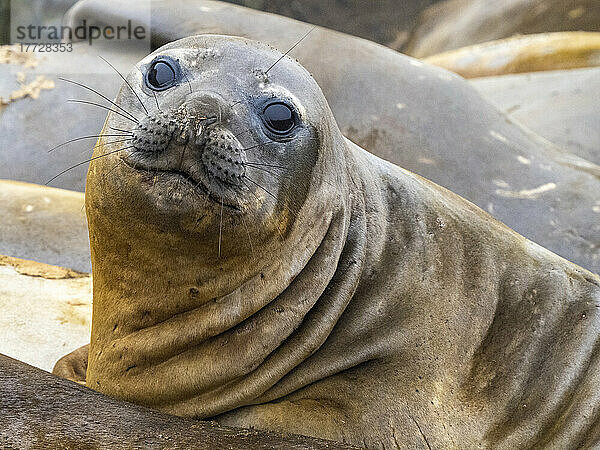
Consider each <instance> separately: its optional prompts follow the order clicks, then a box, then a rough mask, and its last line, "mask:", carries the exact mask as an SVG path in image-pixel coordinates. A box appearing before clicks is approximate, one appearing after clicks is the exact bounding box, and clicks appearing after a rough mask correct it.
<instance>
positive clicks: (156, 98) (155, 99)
mask: <svg viewBox="0 0 600 450" xmlns="http://www.w3.org/2000/svg"><path fill="white" fill-rule="evenodd" d="M152 93H153V94H154V101H155V102H156V108H157V109H158V110H159V111H160V112H162V110H161V109H160V106H158V97H157V96H156V92H154V91H152Z"/></svg>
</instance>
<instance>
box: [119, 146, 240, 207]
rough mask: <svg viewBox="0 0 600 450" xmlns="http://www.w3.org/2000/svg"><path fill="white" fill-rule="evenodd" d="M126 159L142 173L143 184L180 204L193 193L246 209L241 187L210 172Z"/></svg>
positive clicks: (141, 181)
mask: <svg viewBox="0 0 600 450" xmlns="http://www.w3.org/2000/svg"><path fill="white" fill-rule="evenodd" d="M121 160H122V161H123V163H124V164H125V165H126V166H127V167H129V168H130V169H131V170H134V171H135V172H137V173H138V175H139V180H140V183H141V185H142V187H143V188H144V189H145V190H148V191H150V192H151V193H153V194H155V195H158V196H160V197H162V198H171V199H172V200H173V202H174V203H175V204H178V203H180V202H181V201H182V199H184V198H185V197H187V196H189V195H193V196H196V197H202V198H205V199H208V200H209V201H211V202H213V203H215V204H216V205H218V206H219V207H220V206H221V205H222V206H223V207H227V208H231V209H234V210H236V211H241V210H242V203H241V197H242V195H241V194H240V193H239V192H237V191H238V187H237V186H234V185H228V184H227V183H224V182H221V181H219V180H211V179H210V176H209V175H208V174H206V173H202V172H200V171H198V170H195V171H187V170H185V169H184V168H171V167H155V166H153V165H151V164H147V163H143V162H140V161H136V162H134V161H131V160H130V159H129V158H127V157H121Z"/></svg>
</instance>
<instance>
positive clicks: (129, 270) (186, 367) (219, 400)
mask: <svg viewBox="0 0 600 450" xmlns="http://www.w3.org/2000/svg"><path fill="white" fill-rule="evenodd" d="M333 211H334V212H332V209H331V208H330V205H328V206H327V207H325V206H324V210H323V211H311V213H310V214H308V215H306V214H305V215H304V216H305V219H304V222H302V221H300V220H299V221H298V223H297V224H296V225H295V226H297V227H298V229H297V230H296V231H292V232H291V233H290V237H289V238H288V239H287V240H286V242H285V245H282V246H281V248H279V249H278V250H276V251H274V254H272V255H271V256H270V258H269V260H270V261H271V262H270V263H269V264H267V265H265V266H263V267H260V266H257V265H256V266H250V265H245V266H243V267H240V268H239V270H237V271H232V273H231V274H227V275H223V276H221V277H219V279H220V280H221V282H220V283H217V282H213V280H212V279H211V277H204V278H202V274H201V273H193V272H191V271H190V270H180V271H177V270H173V269H171V270H170V272H169V273H170V274H171V276H165V274H164V268H165V267H180V268H181V267H185V268H189V267H194V265H197V264H198V263H197V260H198V255H197V254H196V255H194V254H193V252H186V251H185V249H184V248H180V249H177V251H172V250H173V249H171V251H168V249H160V250H159V251H157V249H149V248H148V243H143V242H141V241H140V242H137V243H132V244H131V245H130V248H129V249H128V252H129V253H130V255H129V256H128V258H129V259H130V260H132V261H133V260H135V261H134V262H135V263H132V264H127V265H126V266H125V267H119V266H118V264H117V261H119V259H118V258H117V257H115V256H114V254H113V253H114V252H115V251H116V250H115V249H110V247H106V246H104V247H102V246H99V245H96V246H94V245H93V244H92V245H93V258H94V263H95V264H94V309H93V320H92V340H91V347H90V357H89V366H88V373H87V382H88V385H89V386H90V387H92V388H94V389H97V390H100V391H102V392H105V393H107V394H109V395H113V396H116V397H120V398H123V399H126V400H129V401H133V402H136V403H142V404H145V405H148V406H152V407H155V408H158V409H162V410H165V411H168V412H171V413H174V414H177V415H185V416H195V417H208V416H213V415H216V414H219V413H221V412H224V411H227V410H230V409H232V408H235V407H239V406H242V405H244V404H249V403H252V402H253V401H254V400H255V399H257V398H258V397H259V396H261V395H262V394H264V393H265V392H266V391H267V390H269V389H270V388H272V387H273V385H275V384H277V383H278V382H279V381H280V380H282V379H283V378H284V377H285V376H286V374H288V373H289V372H290V371H291V370H292V369H294V368H295V367H296V366H298V365H300V364H301V363H303V362H305V361H306V360H307V359H309V358H310V357H311V355H312V354H313V353H315V352H316V351H317V350H318V349H319V347H320V346H321V345H322V344H323V343H324V342H325V341H326V339H327V338H328V336H329V334H330V332H331V330H332V329H333V328H334V326H335V324H336V322H337V319H338V318H339V317H340V315H341V314H342V312H343V311H344V309H345V308H346V306H347V304H348V302H349V301H350V299H351V298H352V295H353V292H354V289H356V286H357V284H358V280H359V278H360V272H361V269H362V261H363V259H364V234H365V233H364V226H362V225H361V224H362V223H363V222H364V201H363V200H362V199H361V198H360V197H354V196H353V195H351V194H349V195H348V199H347V203H345V204H343V205H340V207H338V208H337V209H335V210H333ZM306 217H310V218H311V219H310V221H309V222H306ZM307 230H309V231H308V232H307ZM99 240H102V241H104V242H107V241H108V240H110V238H109V237H108V236H94V237H92V243H94V242H98V241H99ZM157 254H162V257H161V258H159V259H157V257H156V255H157ZM120 256H121V257H122V255H120ZM199 278H201V279H202V281H203V283H198V279H199ZM223 279H227V280H228V283H231V284H229V286H236V287H235V288H234V289H229V291H227V290H225V289H224V288H223V286H224V284H223V282H222V280H223Z"/></svg>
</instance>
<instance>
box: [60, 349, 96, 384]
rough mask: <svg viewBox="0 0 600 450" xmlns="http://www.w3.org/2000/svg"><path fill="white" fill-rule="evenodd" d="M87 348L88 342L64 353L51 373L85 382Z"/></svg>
mask: <svg viewBox="0 0 600 450" xmlns="http://www.w3.org/2000/svg"><path fill="white" fill-rule="evenodd" d="M89 349H90V344H86V345H84V346H83V347H79V348H78V349H77V350H74V351H72V352H71V353H68V354H66V355H65V356H63V357H62V358H60V359H59V360H58V361H57V362H56V364H55V365H54V368H53V369H52V373H53V374H54V375H56V376H59V377H61V378H66V379H67V380H71V381H75V382H77V383H81V384H85V373H86V371H87V365H88V352H89Z"/></svg>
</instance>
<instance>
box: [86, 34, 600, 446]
mask: <svg viewBox="0 0 600 450" xmlns="http://www.w3.org/2000/svg"><path fill="white" fill-rule="evenodd" d="M127 82H128V84H127V85H125V86H123V87H122V88H121V91H120V93H119V94H118V96H117V99H116V103H117V104H118V105H119V108H122V111H126V113H125V112H122V113H121V114H116V113H110V114H109V116H108V118H107V121H106V124H105V127H104V130H103V132H104V133H109V132H112V130H117V129H119V130H128V132H130V133H132V134H131V139H132V140H131V142H130V143H124V144H123V143H121V144H119V145H118V146H116V147H114V146H113V147H111V148H110V150H109V149H107V148H106V147H105V146H104V145H103V142H104V139H103V138H101V139H100V140H99V146H98V148H97V149H96V153H95V156H94V158H95V159H94V161H93V162H92V165H91V166H90V171H89V173H88V182H87V188H86V203H87V214H88V221H89V226H90V240H91V249H92V267H93V295H94V302H93V318H92V336H91V343H90V349H89V365H88V367H87V379H86V383H87V385H88V386H90V387H92V388H93V389H96V390H99V391H100V392H103V393H106V394H108V395H110V396H115V397H118V398H122V399H125V400H128V401H132V402H135V403H139V404H142V405H145V406H149V407H152V408H156V409H159V410H162V411H165V412H169V413H172V414H176V415H181V416H190V417H198V418H207V417H212V418H215V419H216V420H217V421H218V422H219V423H221V424H225V425H234V426H242V427H250V426H251V427H256V428H259V429H267V430H274V431H286V432H292V433H298V434H305V435H310V436H315V437H321V438H327V439H332V440H337V441H342V442H346V443H351V444H357V445H361V446H366V447H376V446H381V445H383V446H385V447H393V446H398V447H406V448H419V447H436V448H439V447H452V446H461V447H476V446H480V445H483V446H485V445H489V446H495V447H498V448H512V447H514V446H515V445H518V446H519V447H523V446H530V445H534V444H539V445H544V444H547V445H551V444H552V445H554V446H557V447H565V446H570V447H572V446H575V445H584V444H587V443H590V442H593V441H595V440H596V436H597V433H598V427H597V419H598V411H600V410H599V409H598V408H597V405H598V402H599V400H600V398H599V397H600V393H598V390H597V389H596V386H597V384H598V380H599V378H600V368H599V367H598V364H599V361H598V350H597V345H595V343H596V340H597V335H598V331H599V328H600V311H599V310H598V306H600V279H599V278H598V277H597V276H596V275H593V274H592V273H590V272H588V271H586V270H584V269H581V268H579V267H578V266H576V265H574V264H572V263H570V262H568V261H566V260H564V259H562V258H560V257H558V256H557V255H555V254H553V253H551V252H550V251H548V250H546V249H544V248H542V247H540V246H538V245H537V244H534V243H533V242H530V241H528V240H527V239H525V238H523V237H522V236H520V235H519V234H517V233H515V232H513V231H512V230H511V229H509V228H507V227H506V226H504V225H503V224H501V223H500V222H497V221H496V220H495V219H493V218H492V217H491V216H489V215H488V214H486V213H485V212H483V211H482V210H480V209H479V208H477V207H476V206H474V205H473V204H471V203H469V202H468V201H466V200H464V199H462V198H460V197H459V196H457V195H455V194H453V193H451V192H449V191H447V190H446V189H444V188H442V187H440V186H437V185H435V184H434V183H431V182H429V181H427V180H425V179H423V178H421V177H419V176H417V175H415V174H412V173H410V172H408V171H406V170H404V169H402V168H399V167H397V166H395V165H393V164H391V163H389V162H386V161H384V160H381V159H379V158H378V157H376V156H374V155H372V154H370V153H368V152H366V151H364V150H363V149H361V148H360V147H358V146H357V145H355V144H353V143H352V142H351V141H349V140H347V139H345V138H344V137H343V136H342V134H341V132H340V130H339V129H338V127H337V125H336V123H335V121H334V119H333V115H332V113H331V111H330V109H329V107H328V105H327V102H326V100H325V98H324V97H323V94H322V93H321V91H320V89H319V87H318V85H317V84H316V82H315V81H314V80H313V79H312V77H311V76H310V75H309V73H308V72H307V71H306V70H304V69H303V68H302V67H301V66H300V65H299V64H298V63H296V62H295V61H294V60H292V59H291V58H289V57H284V56H283V55H282V54H281V53H279V52H277V51H274V50H273V49H271V48H270V47H267V46H266V45H264V44H259V43H255V42H253V41H248V40H245V39H242V38H233V37H224V36H209V35H204V36H196V37H190V38H186V39H183V40H181V41H176V42H173V43H171V44H168V45H167V46H165V47H163V48H161V49H159V50H158V51H156V52H155V53H153V54H151V55H150V56H148V57H147V58H145V59H144V60H142V61H141V63H140V64H138V65H137V66H136V68H135V69H134V70H133V71H132V72H130V74H129V75H128V78H127ZM134 94H135V95H134ZM138 97H139V98H138ZM127 114H131V116H130V117H129V118H126V117H127ZM567 380H568V381H567Z"/></svg>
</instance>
